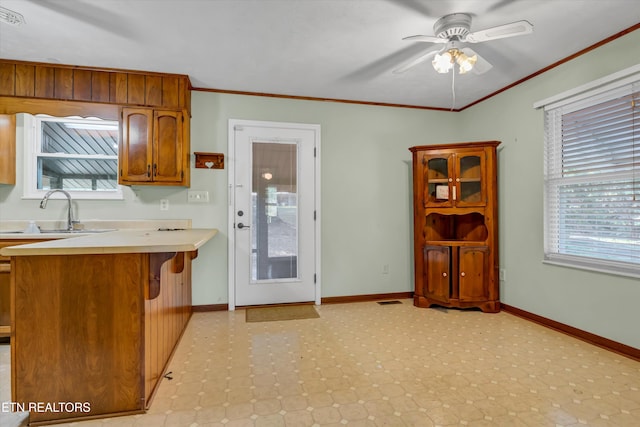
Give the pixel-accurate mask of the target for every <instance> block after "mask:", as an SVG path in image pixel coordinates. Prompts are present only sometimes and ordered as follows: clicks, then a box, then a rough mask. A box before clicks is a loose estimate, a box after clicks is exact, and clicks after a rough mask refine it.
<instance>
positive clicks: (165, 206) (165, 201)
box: [160, 199, 169, 211]
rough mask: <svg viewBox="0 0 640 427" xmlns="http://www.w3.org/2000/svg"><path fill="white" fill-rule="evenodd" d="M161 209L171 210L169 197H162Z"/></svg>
mask: <svg viewBox="0 0 640 427" xmlns="http://www.w3.org/2000/svg"><path fill="white" fill-rule="evenodd" d="M160 210H161V211H168V210H169V199H160Z"/></svg>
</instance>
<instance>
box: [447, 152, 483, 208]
mask: <svg viewBox="0 0 640 427" xmlns="http://www.w3.org/2000/svg"><path fill="white" fill-rule="evenodd" d="M485 160H486V153H485V151H484V150H477V151H469V152H461V153H458V154H456V160H455V193H456V194H455V200H456V202H455V203H456V206H459V207H467V206H486V205H487V192H486V162H485Z"/></svg>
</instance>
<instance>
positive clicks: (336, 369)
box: [0, 300, 640, 427]
mask: <svg viewBox="0 0 640 427" xmlns="http://www.w3.org/2000/svg"><path fill="white" fill-rule="evenodd" d="M317 310H318V312H319V313H320V318H318V319H305V320H290V321H276V322H262V323H246V322H245V313H244V311H243V310H237V311H235V312H210V313H195V314H194V315H193V317H192V319H191V321H190V323H189V325H188V327H187V329H186V331H185V333H184V336H183V338H182V341H181V342H180V344H179V347H178V349H177V351H176V353H175V355H174V357H173V360H172V361H171V363H170V366H169V371H172V377H173V379H171V380H168V379H164V380H163V381H162V383H161V385H160V387H159V390H158V393H157V395H156V397H155V399H154V401H153V403H152V405H151V408H150V410H149V411H148V412H147V413H146V414H144V415H135V416H126V417H114V418H109V419H103V420H93V421H85V422H74V423H71V424H63V425H66V426H69V425H72V426H78V427H90V426H91V427H112V426H113V427H115V426H122V427H124V426H127V427H128V426H136V427H137V426H140V427H142V426H148V427H156V426H167V427H168V426H177V427H214V426H220V427H239V426H255V427H267V426H287V427H291V426H304V427H307V426H345V425H346V426H425V427H427V426H509V427H511V426H553V427H556V426H616V427H620V426H623V427H624V426H630V427H632V426H633V427H636V426H640V362H637V361H634V360H631V359H629V358H626V357H623V356H620V355H618V354H615V353H612V352H609V351H607V350H603V349H601V348H599V347H595V346H593V345H590V344H587V343H584V342H582V341H580V340H577V339H574V338H571V337H569V336H566V335H564V334H561V333H558V332H555V331H553V330H550V329H548V328H545V327H542V326H539V325H537V324H535V323H532V322H529V321H527V320H523V319H520V318H518V317H515V316H513V315H510V314H508V313H505V312H501V313H498V314H484V313H481V312H478V311H462V310H453V309H442V308H431V309H421V308H416V307H413V305H412V301H411V300H402V304H393V305H379V304H377V303H375V302H362V303H351V304H331V305H322V306H320V307H317ZM9 359H10V358H9V346H8V345H0V382H1V383H0V402H8V401H10V393H9V390H10V385H9V378H10V375H9V372H10V366H9V364H10V360H9ZM25 419H26V414H25V413H7V412H2V413H0V426H2V427H18V426H21V425H23V424H24V422H25Z"/></svg>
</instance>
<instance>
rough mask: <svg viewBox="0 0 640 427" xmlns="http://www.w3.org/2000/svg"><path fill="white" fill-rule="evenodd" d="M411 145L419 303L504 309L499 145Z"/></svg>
mask: <svg viewBox="0 0 640 427" xmlns="http://www.w3.org/2000/svg"><path fill="white" fill-rule="evenodd" d="M498 144H500V142H499V141H483V142H465V143H456V144H439V145H424V146H418V147H411V148H410V149H409V150H410V151H411V152H412V153H413V210H414V254H415V292H414V305H416V306H418V307H430V306H431V305H439V306H443V307H458V308H469V307H478V308H480V309H481V310H482V311H484V312H490V313H495V312H498V311H500V298H499V262H498V218H497V217H498V204H497V179H496V147H497V146H498Z"/></svg>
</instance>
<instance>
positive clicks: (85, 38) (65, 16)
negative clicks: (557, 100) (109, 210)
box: [0, 0, 640, 109]
mask: <svg viewBox="0 0 640 427" xmlns="http://www.w3.org/2000/svg"><path fill="white" fill-rule="evenodd" d="M0 6H2V7H4V8H8V9H11V10H13V11H15V12H18V13H20V14H22V15H23V16H24V19H25V21H26V23H25V24H23V25H20V26H12V25H9V24H6V23H0V58H5V59H16V60H25V61H36V62H47V63H60V64H72V65H87V66H95V67H107V68H122V69H129V70H144V71H159V72H167V73H178V74H187V75H189V76H190V78H191V83H192V85H193V86H194V87H196V88H206V89H218V90H228V91H242V92H257V93H266V94H277V95H291V96H300V97H313V98H324V99H340V100H351V101H362V102H372V103H384V104H400V105H410V106H424V107H435V108H447V109H449V108H452V107H454V108H455V109H459V108H463V107H464V106H467V105H469V104H471V103H473V102H474V101H476V100H478V99H481V98H483V97H485V96H487V95H489V94H492V93H494V92H495V91H497V90H500V89H502V88H504V87H506V86H508V85H510V84H511V83H513V82H516V81H518V80H520V79H522V78H524V77H526V76H529V75H531V74H533V73H535V72H536V71H538V70H540V69H542V68H544V67H546V66H548V65H550V64H553V63H555V62H556V61H559V60H561V59H563V58H566V57H567V56H569V55H572V54H574V53H576V52H578V51H580V50H582V49H584V48H586V47H588V46H591V45H593V44H594V43H597V42H600V41H602V40H604V39H606V38H607V37H610V36H612V35H614V34H616V33H618V32H620V31H622V30H625V29H628V28H629V27H631V26H633V25H635V24H637V23H639V22H640V0H607V1H603V0H430V1H428V0H0ZM459 12H464V13H469V14H471V15H472V17H473V23H472V26H471V31H475V30H481V29H485V28H488V27H493V26H496V25H500V24H505V23H509V22H514V21H519V20H523V19H524V20H527V21H529V22H530V23H531V24H533V26H534V32H533V34H531V35H526V36H521V37H513V38H508V39H501V40H494V41H490V42H484V43H479V44H474V45H473V49H474V50H475V51H476V52H477V53H479V54H480V55H481V56H482V57H484V58H485V59H487V60H488V61H489V62H491V63H492V64H493V68H492V69H491V70H490V71H488V72H487V73H485V74H481V75H475V74H472V73H468V74H465V75H456V76H455V105H454V104H453V101H454V97H453V96H452V74H451V73H449V74H438V73H436V72H435V70H434V69H433V67H432V66H431V64H430V61H426V62H424V63H422V64H420V65H418V66H416V67H414V68H412V69H410V70H409V71H407V72H405V73H403V74H394V73H392V70H393V69H394V68H396V67H398V66H399V65H401V64H403V63H405V62H407V61H409V60H411V59H412V58H415V57H417V56H419V55H420V54H421V53H423V52H425V51H426V50H428V49H430V47H431V46H433V45H432V44H429V43H420V42H409V41H403V40H402V38H403V37H406V36H409V35H415V34H425V35H433V24H434V23H435V21H436V20H437V19H438V18H439V17H440V16H442V15H446V14H449V13H459ZM638 53H639V52H635V54H636V55H637V54H638ZM639 57H640V55H639Z"/></svg>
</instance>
